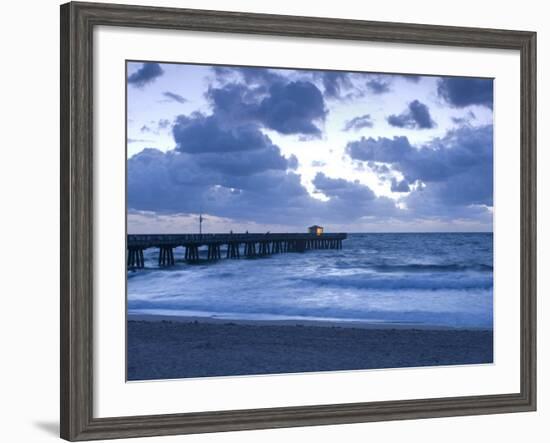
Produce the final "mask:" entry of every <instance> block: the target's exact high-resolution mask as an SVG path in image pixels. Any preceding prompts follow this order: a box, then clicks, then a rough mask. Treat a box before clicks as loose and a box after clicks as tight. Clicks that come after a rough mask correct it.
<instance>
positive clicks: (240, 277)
mask: <svg viewBox="0 0 550 443" xmlns="http://www.w3.org/2000/svg"><path fill="white" fill-rule="evenodd" d="M156 254H157V252H156V251H153V250H149V251H147V252H146V266H148V268H147V269H145V270H143V271H138V272H129V273H128V308H129V311H130V312H133V313H150V314H163V315H166V314H168V315H198V316H208V317H220V318H230V319H311V320H320V319H321V320H329V321H342V320H344V321H345V320H354V321H364V322H372V323H377V322H383V323H411V324H418V325H437V326H451V327H489V328H491V327H492V325H493V235H492V234H435V233H434V234H350V235H349V238H348V239H347V240H345V241H344V247H343V249H342V250H315V251H308V252H305V253H303V254H299V253H294V254H280V255H273V256H270V257H267V258H259V259H253V260H246V259H241V260H221V261H218V262H216V263H204V264H198V265H190V264H186V263H184V262H183V261H181V262H178V263H177V265H176V266H175V267H173V268H170V269H168V270H166V269H162V270H161V269H158V268H156V259H157V256H156ZM178 257H180V258H181V257H183V251H182V250H178V249H177V250H176V258H178Z"/></svg>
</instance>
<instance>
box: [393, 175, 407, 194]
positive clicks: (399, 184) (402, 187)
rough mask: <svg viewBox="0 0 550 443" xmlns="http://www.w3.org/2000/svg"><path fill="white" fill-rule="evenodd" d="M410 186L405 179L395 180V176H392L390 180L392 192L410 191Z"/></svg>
mask: <svg viewBox="0 0 550 443" xmlns="http://www.w3.org/2000/svg"><path fill="white" fill-rule="evenodd" d="M410 190H411V188H410V187H409V183H407V180H400V181H398V180H396V179H395V178H392V180H391V191H392V192H410Z"/></svg>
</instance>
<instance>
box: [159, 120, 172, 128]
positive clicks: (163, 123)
mask: <svg viewBox="0 0 550 443" xmlns="http://www.w3.org/2000/svg"><path fill="white" fill-rule="evenodd" d="M168 126H170V120H168V119H166V118H161V119H160V120H159V121H158V128H159V129H166V128H167V127H168Z"/></svg>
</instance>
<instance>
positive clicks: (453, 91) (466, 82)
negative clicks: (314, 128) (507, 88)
mask: <svg viewBox="0 0 550 443" xmlns="http://www.w3.org/2000/svg"><path fill="white" fill-rule="evenodd" d="M437 93H438V95H439V97H441V98H442V99H443V100H445V101H446V102H447V103H448V104H449V105H451V106H453V107H455V108H464V107H466V106H470V105H480V106H486V107H487V108H490V109H493V81H492V80H491V79H480V78H466V77H449V78H442V79H441V80H439V82H438V85H437Z"/></svg>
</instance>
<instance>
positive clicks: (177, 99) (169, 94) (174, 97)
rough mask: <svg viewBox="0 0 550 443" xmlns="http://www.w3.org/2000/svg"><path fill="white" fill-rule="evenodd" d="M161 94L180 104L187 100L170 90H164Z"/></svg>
mask: <svg viewBox="0 0 550 443" xmlns="http://www.w3.org/2000/svg"><path fill="white" fill-rule="evenodd" d="M162 95H163V96H164V97H166V98H168V99H169V100H173V101H175V102H177V103H180V104H184V103H186V102H187V99H186V98H184V97H182V96H181V95H179V94H176V93H174V92H170V91H165V92H163V93H162Z"/></svg>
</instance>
